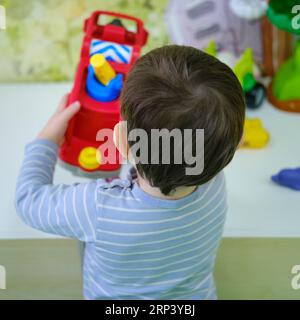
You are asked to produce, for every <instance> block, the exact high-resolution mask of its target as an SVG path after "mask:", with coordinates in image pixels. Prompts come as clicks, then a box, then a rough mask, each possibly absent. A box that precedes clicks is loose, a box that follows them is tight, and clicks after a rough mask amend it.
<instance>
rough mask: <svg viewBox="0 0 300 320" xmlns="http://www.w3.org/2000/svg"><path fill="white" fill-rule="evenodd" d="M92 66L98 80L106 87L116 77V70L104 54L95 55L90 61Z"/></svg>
mask: <svg viewBox="0 0 300 320" xmlns="http://www.w3.org/2000/svg"><path fill="white" fill-rule="evenodd" d="M90 64H91V65H92V67H93V68H94V72H95V76H96V77H97V79H98V80H99V81H100V82H101V83H102V84H104V85H105V86H107V85H108V84H109V82H110V81H111V80H112V79H114V78H115V77H116V73H115V70H114V69H113V68H112V67H111V65H110V64H109V63H108V62H107V61H106V59H105V57H104V55H103V54H100V53H99V54H94V55H93V56H92V57H91V59H90Z"/></svg>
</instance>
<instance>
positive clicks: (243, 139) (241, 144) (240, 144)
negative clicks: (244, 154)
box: [237, 132, 245, 149]
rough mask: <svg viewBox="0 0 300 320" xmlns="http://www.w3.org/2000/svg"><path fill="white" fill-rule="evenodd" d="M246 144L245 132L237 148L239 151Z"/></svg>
mask: <svg viewBox="0 0 300 320" xmlns="http://www.w3.org/2000/svg"><path fill="white" fill-rule="evenodd" d="M244 143H245V132H243V135H242V137H241V140H240V143H239V145H238V147H237V148H238V149H239V148H241V147H242V146H243V145H244Z"/></svg>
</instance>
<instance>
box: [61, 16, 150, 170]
mask: <svg viewBox="0 0 300 320" xmlns="http://www.w3.org/2000/svg"><path fill="white" fill-rule="evenodd" d="M104 17H105V18H106V19H107V18H111V19H112V20H111V22H109V23H106V24H101V21H100V20H101V19H103V18H104ZM126 21H127V22H130V23H131V24H132V23H134V25H135V26H136V31H135V32H134V31H131V30H129V29H127V28H126V27H125V26H124V24H123V22H126ZM84 32H85V35H84V38H83V43H82V48H81V56H80V62H79V64H78V68H77V72H76V77H75V82H74V86H73V89H72V92H71V93H70V96H69V104H71V103H72V102H75V101H80V103H81V110H80V111H79V113H78V114H77V115H76V116H75V117H74V119H72V121H71V122H70V124H69V127H68V130H67V133H66V139H65V142H64V144H63V145H62V146H61V148H60V153H59V156H60V159H61V160H62V161H63V162H64V163H66V164H69V165H71V166H73V167H75V168H80V169H81V170H83V171H86V172H109V171H116V170H119V168H120V163H119V161H118V160H117V161H112V162H107V163H101V158H102V156H103V155H101V154H99V149H101V148H99V147H100V146H101V144H103V143H105V141H96V136H97V133H98V132H99V130H100V129H113V128H114V126H115V125H116V123H118V121H119V120H120V100H119V96H120V91H121V88H122V84H123V81H124V78H125V77H126V75H127V73H128V71H129V70H130V68H131V67H132V66H133V64H134V63H135V62H136V60H137V59H138V58H139V56H140V52H141V48H142V46H143V45H145V43H146V42H147V38H148V32H147V31H146V30H145V29H144V25H143V22H142V21H141V20H140V19H137V18H134V17H131V16H128V15H124V14H119V13H113V12H108V11H96V12H94V13H93V14H92V15H91V16H90V17H89V18H88V19H87V20H85V23H84ZM93 55H100V56H101V59H103V56H104V57H105V59H104V60H105V63H106V67H107V68H110V69H111V68H112V69H113V70H112V72H115V75H116V77H115V78H114V79H113V80H111V81H110V82H109V84H107V83H106V84H103V83H101V82H100V81H99V79H97V77H96V74H95V70H94V69H93V66H91V62H90V61H91V57H92V56H93ZM107 64H109V65H107ZM108 140H109V143H113V141H112V139H108ZM106 143H107V142H106ZM117 159H118V157H117Z"/></svg>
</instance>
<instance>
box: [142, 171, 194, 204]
mask: <svg viewBox="0 0 300 320" xmlns="http://www.w3.org/2000/svg"><path fill="white" fill-rule="evenodd" d="M137 182H138V184H139V186H140V188H141V189H142V190H143V191H144V192H146V193H148V194H150V195H151V196H153V197H156V198H161V199H169V200H176V199H180V198H183V197H186V196H188V195H189V194H191V193H192V192H194V191H195V189H196V188H197V187H196V186H192V187H180V188H177V189H176V190H175V191H173V192H171V193H170V194H169V195H165V194H163V193H162V192H161V191H160V189H159V188H156V187H152V186H151V185H150V184H149V182H148V181H147V180H145V179H144V178H142V177H141V176H140V175H139V174H138V178H137Z"/></svg>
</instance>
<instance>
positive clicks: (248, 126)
mask: <svg viewBox="0 0 300 320" xmlns="http://www.w3.org/2000/svg"><path fill="white" fill-rule="evenodd" d="M269 138H270V136H269V133H268V132H267V131H266V130H265V129H264V128H263V126H262V122H261V121H260V120H259V119H257V118H255V119H246V120H245V126H244V144H243V147H245V148H262V147H264V146H265V145H266V144H267V143H268V141H269Z"/></svg>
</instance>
